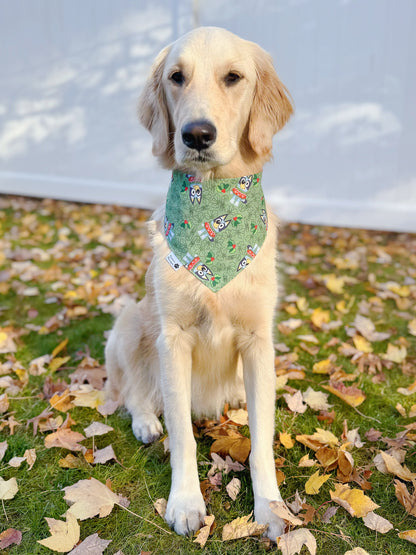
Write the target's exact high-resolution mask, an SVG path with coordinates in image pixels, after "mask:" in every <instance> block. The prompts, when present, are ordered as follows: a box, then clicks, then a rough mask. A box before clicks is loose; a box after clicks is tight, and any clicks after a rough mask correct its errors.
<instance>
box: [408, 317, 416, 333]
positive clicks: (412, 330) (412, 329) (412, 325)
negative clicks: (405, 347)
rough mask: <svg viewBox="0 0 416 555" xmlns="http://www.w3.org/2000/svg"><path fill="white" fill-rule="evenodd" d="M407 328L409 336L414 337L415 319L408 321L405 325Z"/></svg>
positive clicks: (415, 330)
mask: <svg viewBox="0 0 416 555" xmlns="http://www.w3.org/2000/svg"><path fill="white" fill-rule="evenodd" d="M407 327H408V329H409V333H410V335H415V336H416V318H414V319H413V320H410V322H409V323H408V324H407Z"/></svg>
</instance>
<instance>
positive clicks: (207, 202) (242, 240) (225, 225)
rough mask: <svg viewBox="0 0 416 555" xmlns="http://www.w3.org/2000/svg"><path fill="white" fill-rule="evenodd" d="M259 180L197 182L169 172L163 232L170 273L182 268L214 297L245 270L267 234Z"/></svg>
mask: <svg viewBox="0 0 416 555" xmlns="http://www.w3.org/2000/svg"><path fill="white" fill-rule="evenodd" d="M261 176H262V174H261V173H257V174H255V175H246V176H243V177H241V178H239V177H236V178H231V179H212V180H207V181H203V182H200V181H198V180H197V179H196V178H195V177H194V176H192V175H189V174H184V173H182V172H179V171H174V172H173V174H172V180H171V183H170V187H169V191H168V194H167V198H166V209H165V221H164V230H165V236H166V240H167V242H168V244H169V247H170V249H171V252H170V253H169V255H168V256H167V257H166V260H167V261H168V262H169V264H170V265H171V266H172V268H173V269H174V270H178V269H179V268H180V267H181V266H184V267H185V268H186V269H187V270H189V271H190V272H191V273H192V274H193V275H194V276H195V277H196V278H197V279H199V281H200V282H201V283H203V284H204V285H206V286H207V287H208V288H209V289H211V290H212V291H214V292H216V291H219V290H220V289H221V288H222V287H224V285H227V283H229V282H230V281H231V280H232V279H234V278H235V277H236V276H238V275H239V273H241V272H242V271H243V270H244V269H245V268H247V266H248V265H249V264H250V263H251V262H252V261H253V260H254V258H255V257H256V255H257V253H258V252H259V250H260V248H261V246H262V245H263V243H264V240H265V238H266V234H267V227H268V222H267V213H266V204H265V202H264V194H263V189H262V187H261Z"/></svg>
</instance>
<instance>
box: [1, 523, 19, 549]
mask: <svg viewBox="0 0 416 555" xmlns="http://www.w3.org/2000/svg"><path fill="white" fill-rule="evenodd" d="M21 541H22V532H20V530H15V529H14V528H7V530H4V531H3V532H1V534H0V549H6V547H9V546H11V545H20V542H21Z"/></svg>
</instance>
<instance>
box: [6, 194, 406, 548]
mask: <svg viewBox="0 0 416 555" xmlns="http://www.w3.org/2000/svg"><path fill="white" fill-rule="evenodd" d="M0 212H1V213H2V215H3V216H4V222H5V224H4V226H3V228H2V230H1V231H0V233H1V235H0V252H2V253H4V256H3V257H2V258H0V294H1V295H3V297H4V299H5V301H6V302H5V304H2V302H0V314H1V316H3V317H4V318H3V319H2V327H1V329H0V395H2V401H1V403H0V406H1V407H3V408H2V410H3V412H2V413H0V431H1V432H2V434H4V441H2V442H1V443H0V458H1V456H2V457H3V461H1V463H0V464H2V465H3V466H2V467H1V468H2V470H3V469H5V472H7V476H6V475H5V478H6V481H7V479H8V480H10V479H11V478H15V479H17V482H16V484H18V487H19V489H18V490H17V492H16V493H15V494H14V496H13V497H12V498H7V496H8V495H9V496H10V495H11V493H10V492H8V490H7V488H6V487H4V489H5V493H4V496H5V497H4V499H3V500H2V503H3V505H4V508H5V510H7V511H10V507H12V506H13V504H14V503H15V502H19V500H20V499H21V496H22V495H23V496H25V495H26V494H25V490H26V488H27V485H25V484H27V480H29V479H30V478H29V476H30V474H29V473H27V470H28V465H32V470H31V473H33V472H35V473H36V472H38V471H39V470H40V466H39V465H44V464H45V462H47V461H52V460H54V459H53V457H54V455H53V452H57V453H59V452H60V453H61V454H60V455H59V456H58V458H57V459H55V460H56V461H58V460H59V464H58V462H56V463H55V466H56V470H53V468H52V467H51V463H49V469H48V472H49V474H48V476H49V478H48V479H49V480H51V481H53V480H54V478H53V477H54V475H56V473H57V472H58V471H59V470H58V469H60V468H61V467H65V468H67V469H68V470H69V471H70V470H71V469H78V470H77V471H78V472H79V471H82V472H84V473H86V475H87V476H91V477H92V478H93V479H97V478H98V481H99V482H100V483H101V481H102V478H101V480H100V477H101V476H102V475H101V474H98V473H97V470H96V468H98V466H99V465H101V467H102V468H104V469H106V468H108V471H109V472H110V473H114V471H113V469H114V466H112V465H116V466H117V459H116V456H117V457H118V458H119V459H120V461H121V463H123V457H127V456H129V457H132V458H133V459H134V453H135V452H136V451H137V449H138V448H139V445H138V444H136V443H135V442H133V440H130V443H129V447H123V455H122V456H121V457H120V456H119V455H118V449H120V448H121V446H120V444H119V441H116V442H114V448H113V445H111V443H110V441H109V440H108V439H107V437H110V435H108V436H107V433H108V434H110V433H111V434H112V435H111V438H115V437H117V434H118V429H119V427H120V426H121V425H122V424H123V420H122V419H121V417H120V416H118V414H116V415H115V416H114V418H113V420H112V421H111V426H110V427H111V428H114V432H112V431H111V430H109V429H108V428H106V426H108V423H107V419H108V418H109V417H110V416H111V414H113V413H114V410H115V409H116V405H114V404H113V405H112V406H110V404H109V402H107V401H105V399H104V396H103V392H102V390H103V386H104V381H105V370H104V368H103V365H102V364H101V363H100V362H99V360H102V357H103V342H104V337H103V331H104V330H106V329H109V328H110V327H111V318H110V316H112V315H115V314H117V313H118V312H119V311H120V308H121V306H122V305H123V303H124V302H125V301H126V298H127V297H133V298H140V296H141V295H142V294H143V289H142V284H143V276H144V272H145V270H146V267H147V264H148V262H149V260H150V254H149V249H148V245H147V243H146V238H145V232H144V231H145V220H146V218H147V217H148V214H147V213H145V212H143V211H140V210H137V209H122V208H113V207H112V208H111V210H109V209H108V208H107V207H97V206H81V205H75V204H72V203H63V202H62V203H61V202H55V201H53V202H52V201H37V200H30V199H19V198H17V197H4V198H3V199H0ZM58 214H59V216H58ZM55 222H57V223H56V224H55ZM404 245H405V247H404ZM280 251H281V274H282V275H283V281H284V285H285V288H286V291H285V293H284V294H283V295H282V297H281V305H280V313H279V317H278V319H279V322H278V326H277V327H278V330H279V332H280V337H279V343H277V344H276V348H277V355H276V380H277V381H276V387H277V404H278V411H277V420H278V422H279V427H278V429H277V434H276V441H275V449H276V470H277V472H278V476H279V481H281V482H285V483H284V484H283V486H282V493H283V495H284V496H285V493H286V492H287V493H289V492H290V491H291V490H292V487H293V486H292V483H293V484H294V485H296V486H297V488H298V489H299V490H300V491H301V492H302V493H303V492H304V491H305V489H306V494H305V495H306V498H305V499H304V500H303V502H302V503H300V505H299V507H300V508H299V511H298V513H296V514H297V518H298V519H299V520H300V521H301V522H302V524H303V525H302V526H301V525H300V524H298V525H297V526H300V527H299V528H296V527H295V528H294V529H293V524H292V525H291V526H292V528H291V529H290V530H289V531H287V532H286V533H285V535H284V536H282V538H281V540H280V544H279V547H280V548H281V549H285V550H286V551H285V552H287V553H291V552H293V553H295V552H296V551H294V550H295V549H298V550H299V549H300V548H301V546H302V545H305V546H306V547H305V548H304V549H309V551H310V552H312V551H313V549H314V544H313V541H312V540H311V538H310V536H309V534H311V535H313V536H316V537H317V539H318V543H319V542H320V544H321V545H325V541H326V539H330V538H332V540H333V541H336V542H337V541H338V542H339V544H338V546H339V552H342V551H345V550H346V549H347V548H346V547H345V545H346V544H345V539H343V538H342V537H338V536H337V534H338V529H337V528H336V527H333V526H332V524H331V523H332V522H333V521H334V520H336V519H337V518H339V517H338V515H340V514H342V513H343V515H344V516H342V518H343V519H345V518H347V519H350V520H351V521H353V520H354V519H360V522H361V523H362V525H363V526H368V527H369V528H370V530H373V532H370V535H369V534H366V535H365V540H364V538H363V534H362V532H361V533H360V534H358V535H357V536H356V537H355V540H354V541H355V542H356V543H359V542H360V540H361V539H362V538H363V542H364V541H365V542H367V543H363V544H362V545H363V547H366V548H367V549H368V550H369V551H371V550H372V549H375V546H376V545H377V546H379V545H381V544H380V542H381V541H382V540H381V539H380V537H381V536H377V534H376V532H377V533H378V534H387V536H388V538H389V542H392V541H393V540H392V537H393V535H394V534H396V532H394V531H392V530H390V531H389V530H388V529H389V527H390V523H389V520H391V521H392V523H393V524H394V525H395V526H396V527H398V528H399V529H401V532H400V538H402V539H399V538H398V537H397V538H396V544H395V553H399V552H400V553H406V549H407V548H405V547H403V548H402V547H398V546H401V545H402V544H403V543H405V542H409V541H412V537H413V536H412V530H406V529H405V527H404V526H403V524H402V516H403V510H404V511H405V512H406V514H412V513H414V510H415V509H414V499H413V497H414V488H415V486H414V481H415V480H414V471H415V470H416V469H415V467H414V465H412V458H411V454H412V449H413V447H414V442H415V440H416V434H415V431H414V428H411V427H408V428H405V430H404V431H403V428H401V426H405V425H408V424H409V419H411V418H414V414H416V413H415V410H416V407H414V405H415V402H414V400H413V399H412V395H413V394H414V392H415V390H416V388H415V387H414V383H415V376H416V370H415V365H416V359H415V355H414V352H415V341H416V340H415V337H416V327H415V325H414V323H415V322H416V313H415V305H416V303H415V300H416V285H415V280H416V271H415V269H414V268H415V267H416V239H415V237H414V236H410V235H405V234H402V235H401V236H400V237H399V236H393V235H392V234H382V233H378V232H366V231H362V230H356V231H354V230H345V229H335V228H332V229H331V228H323V227H311V226H302V225H298V224H288V225H287V226H285V227H283V230H282V233H281V240H280ZM285 276H286V278H285ZM9 298H10V299H13V300H12V301H8V299H9ZM16 299H18V303H19V314H18V313H17V312H16V310H15V308H14V307H15V306H17V305H16ZM3 320H4V322H3ZM90 321H91V323H90ZM100 321H102V322H104V321H105V325H104V324H101V326H102V327H101V331H100V335H97V334H96V336H95V337H94V339H93V340H92V339H91V338H92V337H93V336H94V333H93V332H92V331H91V330H94V328H95V325H96V323H97V322H98V323H99V322H100ZM83 327H85V330H88V331H87V332H86V334H85V335H84V336H78V335H77V333H76V332H79V331H80V330H82V328H83ZM90 349H91V351H90ZM381 391H383V393H382V394H380V393H379V392H381ZM20 398H21V399H20ZM390 399H391V402H390ZM31 403H32V404H33V409H31V410H28V409H29V407H30V404H31ZM396 406H397V407H398V408H397V409H396V408H395V407H396ZM24 407H26V408H24ZM392 414H394V415H395V416H394V417H392ZM94 422H97V423H98V427H97V424H94ZM28 423H32V424H33V436H32V434H31V431H30V432H29V430H28V431H27V430H26V425H27V424H28ZM341 423H344V424H342V425H341ZM349 423H351V428H353V430H348V424H349ZM91 425H92V428H91ZM358 427H359V429H360V432H361V434H360V433H358V429H357V428H358ZM87 430H88V432H87ZM354 430H355V431H354ZM28 432H29V433H28ZM195 432H196V437H197V442H198V448H199V449H201V451H202V453H204V455H203V460H204V462H206V461H207V460H208V458H209V453H208V450H209V451H210V453H211V456H212V459H213V462H209V463H208V466H209V468H208V471H207V470H206V467H205V466H201V471H203V473H204V475H205V476H206V480H202V482H205V481H206V482H207V484H208V485H209V487H210V488H211V490H210V496H211V503H212V505H211V504H210V505H209V506H217V505H216V499H220V498H222V496H227V498H228V501H227V503H228V505H229V506H230V509H229V510H230V515H227V514H226V513H225V514H223V515H222V516H219V515H216V516H217V518H216V519H215V523H216V525H217V528H218V530H217V531H216V529H214V526H211V525H210V524H209V522H208V523H206V525H205V530H204V535H205V536H206V537H204V535H201V537H200V544H201V545H202V544H203V542H209V541H211V540H210V538H212V537H216V538H217V539H218V538H220V537H221V534H222V530H223V528H224V526H225V525H226V524H227V522H228V523H231V522H232V520H233V519H232V518H231V513H232V511H233V506H234V504H240V505H241V504H242V506H244V507H245V510H244V514H245V515H246V516H245V517H244V518H246V521H247V522H246V524H247V527H248V528H250V523H252V521H251V520H250V518H249V517H250V511H251V507H250V506H249V505H248V504H245V505H244V499H245V495H246V494H245V493H244V495H243V494H242V493H238V488H239V487H240V485H239V482H240V483H241V489H240V492H241V491H244V492H245V491H246V489H247V487H246V483H247V479H248V468H247V466H246V465H247V461H248V456H249V453H250V448H251V445H250V438H249V434H248V428H247V411H245V409H244V408H241V407H225V408H224V413H223V416H222V417H221V418H220V419H219V421H211V422H207V425H206V426H200V427H198V423H196V426H195ZM45 434H46V435H45ZM54 434H56V435H55V436H54ZM74 434H75V435H74ZM360 435H361V437H362V438H363V440H362V439H361V437H360ZM41 436H42V437H43V436H44V439H42V440H41V441H39V438H40V437H41ZM59 436H61V439H62V441H60V440H57V444H56V445H57V446H56V447H55V448H52V445H53V444H54V441H55V439H54V438H56V437H59ZM64 436H65V441H64ZM86 436H87V437H86ZM20 438H21V439H20ZM48 438H49V439H48ZM75 438H77V439H76V440H75ZM278 438H279V439H278ZM2 440H3V438H2ZM16 440H19V441H21V444H19V443H17V442H16ZM44 441H46V443H48V442H50V443H51V446H50V447H51V448H50V449H47V450H46V449H45V448H44V447H43V445H44ZM207 442H208V443H209V445H207ZM19 445H21V446H19ZM35 447H36V448H35ZM34 448H35V451H34V453H33V449H34ZM68 450H69V452H68ZM29 451H30V452H31V456H29V455H28V452H29ZM137 452H139V451H137ZM128 454H130V455H128ZM35 455H37V458H35ZM25 457H26V458H25ZM39 457H40V459H41V461H42V462H39ZM238 461H239V462H238ZM19 463H20V466H19ZM26 463H27V464H26ZM167 464H168V463H167V462H166V461H165V462H164V465H167ZM94 465H97V467H96V466H94ZM238 465H239V466H238ZM309 467H310V468H311V470H308V468H309ZM312 467H313V468H312ZM295 469H301V470H302V471H304V474H303V475H302V477H299V476H298V474H296V472H298V470H297V471H295ZM68 470H62V471H63V472H68ZM129 472H130V470H129V467H121V466H119V469H118V470H117V473H120V474H119V475H120V476H124V475H126V477H127V476H128V473H129ZM11 473H13V474H11ZM125 473H126V474H125ZM235 473H239V475H238V476H239V477H238V478H237V476H235V475H234V474H235ZM229 474H230V475H229ZM146 475H148V474H146ZM68 476H70V474H69V473H68ZM383 476H386V477H388V476H394V478H395V483H394V485H393V484H392V483H391V482H390V483H387V482H383V484H384V486H383V488H384V489H382V488H380V487H378V479H379V478H380V479H382V478H383ZM126 480H127V478H126ZM130 481H131V480H130ZM74 482H76V480H74V479H72V484H69V485H65V487H71V485H76V484H74ZM128 482H129V480H127V481H125V482H124V483H125V484H126V485H127V483H128ZM133 482H134V480H133ZM10 483H11V484H12V482H10ZM77 483H78V482H77ZM66 484H67V483H66ZM353 484H354V487H353ZM102 485H103V484H102ZM3 486H4V484H3ZM103 487H106V486H104V485H103ZM150 487H152V486H150ZM201 487H202V486H201ZM357 487H358V489H357ZM227 488H228V489H227ZM341 488H344V489H342V491H341ZM12 489H13V488H12ZM6 490H7V491H6ZM109 491H111V490H109ZM227 491H228V493H230V492H231V497H229V496H228V493H227ZM331 491H332V492H335V493H333V496H334V500H333V501H332V503H338V499H339V500H341V501H342V503H343V505H342V504H341V505H340V506H342V507H343V508H340V509H339V510H338V511H336V509H337V507H338V505H335V504H331V505H330V506H329V507H328V505H327V504H328V503H331ZM348 492H359V493H348ZM364 492H366V493H365V494H364ZM115 495H118V494H115ZM363 496H364V497H363ZM396 496H397V497H396ZM157 497H160V494H159V495H155V496H154V498H157ZM208 497H209V496H208ZM233 497H235V500H233ZM344 497H346V498H347V499H346V500H345V499H344ZM366 498H367V499H369V500H370V501H371V503H374V504H376V505H380V509H378V510H377V512H380V513H382V514H383V515H384V516H381V515H378V514H377V513H375V512H374V511H369V512H368V513H367V514H366V515H365V516H360V517H358V516H352V514H353V513H354V511H355V514H361V513H362V512H363V510H364V509H362V503H363V500H364V499H366ZM357 499H358V501H356V500H357ZM289 500H290V493H289V499H288V503H289ZM351 500H352V501H351ZM350 501H351V503H352V504H351V503H350ZM20 502H21V501H20ZM356 503H358V510H357V507H355V504H356ZM394 503H396V507H395V506H394ZM149 504H150V505H151V502H150V500H149ZM321 506H322V507H321ZM354 507H355V509H354ZM397 507H399V508H397ZM392 511H393V513H392V514H390V513H391V512H392ZM335 513H336V514H335ZM6 514H7V513H6ZM241 514H242V513H241V512H240V516H241ZM334 515H335V516H334ZM212 517H214V515H212ZM384 517H388V518H384ZM48 518H49V517H48ZM64 518H65V517H64ZM97 518H98V517H97V516H94V517H92V521H94V519H97ZM111 518H112V516H111V513H110V514H109V515H108V516H107V517H105V519H111ZM156 518H157V517H156ZM340 518H341V517H340ZM22 522H23V521H22ZM62 523H63V525H65V521H62ZM10 524H12V525H13V524H15V523H14V522H13V523H10ZM152 525H154V523H153V522H152V523H150V524H149V530H150V529H151V527H152ZM59 526H61V525H59ZM19 527H20V526H18V525H17V523H16V526H13V529H18V528H19ZM9 528H10V529H12V528H11V526H10V527H8V528H5V529H4V531H6V530H7V529H9ZM20 528H21V529H22V530H23V537H22V542H23V543H24V542H25V534H26V532H25V530H28V528H30V525H29V526H28V525H27V523H26V524H22V526H21V527H20ZM208 528H209V530H207V529H208ZM364 529H365V528H364ZM353 530H354V526H351V527H348V534H349V536H350V537H351V535H353ZM17 532H18V530H17ZM160 533H161V534H162V536H163V533H162V532H160ZM164 533H166V531H165V532H164ZM236 533H237V534H238V533H239V532H236ZM371 534H374V536H373V537H372V536H371ZM38 537H39V536H38ZM81 537H83V534H82V526H81ZM90 537H91V539H90V540H88V541H89V542H92V544H94V542H96V543H97V545H98V543H99V540H100V538H98V536H97V537H94V534H90V536H88V538H90ZM110 537H111V536H110ZM88 538H85V539H84V541H87V539H88ZM372 538H373V539H372ZM39 539H40V538H39ZM102 541H104V542H105V541H108V540H102ZM113 541H115V542H116V543H114V545H120V541H121V540H120V538H119V540H117V538H115V539H114V540H113ZM117 541H118V542H119V543H118V544H117ZM377 542H378V543H377ZM81 545H82V544H80V545H79V548H80V546H81ZM146 545H147V546H148V547H149V550H150V551H151V550H152V545H153V546H154V545H155V544H152V540H149V541H148V543H147V544H146ZM341 545H342V546H343V548H344V547H345V549H343V548H341V547H340V546H341ZM384 545H387V544H384ZM75 549H77V547H75ZM97 549H98V547H97ZM195 549H199V547H198V546H195ZM357 549H358V548H357ZM380 549H381V547H380ZM400 549H402V551H400ZM74 552H75V551H74Z"/></svg>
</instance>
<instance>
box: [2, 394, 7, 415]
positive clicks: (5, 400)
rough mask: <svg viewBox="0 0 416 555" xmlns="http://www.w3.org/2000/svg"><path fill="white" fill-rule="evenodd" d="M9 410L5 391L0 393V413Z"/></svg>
mask: <svg viewBox="0 0 416 555" xmlns="http://www.w3.org/2000/svg"><path fill="white" fill-rule="evenodd" d="M8 410H9V398H8V396H7V393H3V394H2V395H0V414H3V413H4V412H7V411H8Z"/></svg>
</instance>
